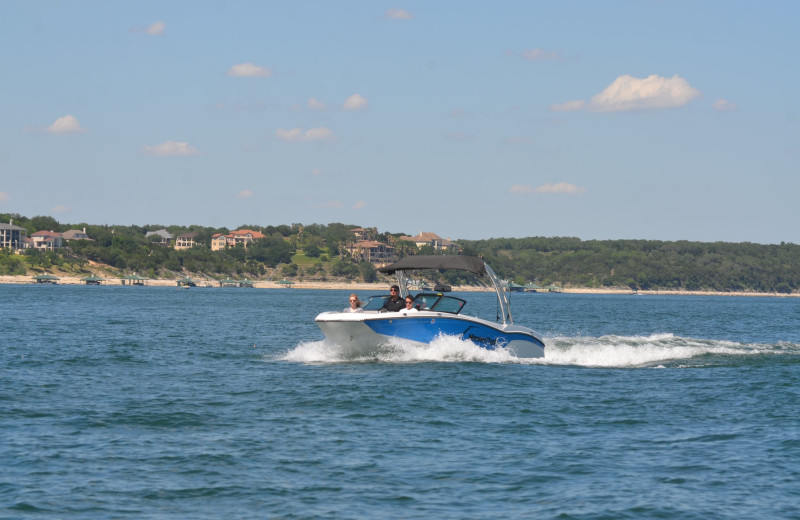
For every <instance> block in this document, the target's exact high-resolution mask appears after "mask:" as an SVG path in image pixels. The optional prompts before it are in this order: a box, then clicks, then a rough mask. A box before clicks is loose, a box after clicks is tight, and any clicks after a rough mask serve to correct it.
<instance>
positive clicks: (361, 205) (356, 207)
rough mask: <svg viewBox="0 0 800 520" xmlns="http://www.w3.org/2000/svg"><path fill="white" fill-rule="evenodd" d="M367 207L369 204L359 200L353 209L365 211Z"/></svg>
mask: <svg viewBox="0 0 800 520" xmlns="http://www.w3.org/2000/svg"><path fill="white" fill-rule="evenodd" d="M366 207H367V203H366V202H364V201H363V200H359V201H358V202H356V203H355V204H353V209H364V208H366Z"/></svg>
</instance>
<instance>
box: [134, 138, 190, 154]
mask: <svg viewBox="0 0 800 520" xmlns="http://www.w3.org/2000/svg"><path fill="white" fill-rule="evenodd" d="M141 151H142V153H144V154H146V155H157V156H160V157H167V156H186V155H200V151H199V150H197V148H195V147H193V146H191V145H189V143H184V142H178V141H165V142H163V143H161V144H156V145H153V146H150V145H144V146H142V148H141Z"/></svg>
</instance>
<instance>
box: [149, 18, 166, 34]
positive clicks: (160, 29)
mask: <svg viewBox="0 0 800 520" xmlns="http://www.w3.org/2000/svg"><path fill="white" fill-rule="evenodd" d="M166 28H167V24H165V23H164V22H162V21H160V20H159V21H158V22H155V23H154V24H152V25H150V26H148V27H147V28H146V29H145V30H144V32H146V33H147V34H149V35H150V36H161V35H162V34H164V29H166Z"/></svg>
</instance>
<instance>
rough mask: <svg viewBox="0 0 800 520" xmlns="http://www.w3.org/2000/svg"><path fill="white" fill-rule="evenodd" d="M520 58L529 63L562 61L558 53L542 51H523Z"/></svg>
mask: <svg viewBox="0 0 800 520" xmlns="http://www.w3.org/2000/svg"><path fill="white" fill-rule="evenodd" d="M520 56H522V57H523V58H524V59H526V60H530V61H561V60H562V59H563V58H562V56H561V53H560V52H556V51H546V50H544V49H525V50H524V51H522V52H521V53H520Z"/></svg>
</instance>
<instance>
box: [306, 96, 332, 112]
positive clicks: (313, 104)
mask: <svg viewBox="0 0 800 520" xmlns="http://www.w3.org/2000/svg"><path fill="white" fill-rule="evenodd" d="M307 106H308V108H309V109H311V110H326V109H327V108H328V107H327V106H326V105H325V103H323V102H322V101H320V100H319V99H317V98H313V97H312V98H309V99H308V103H307Z"/></svg>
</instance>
